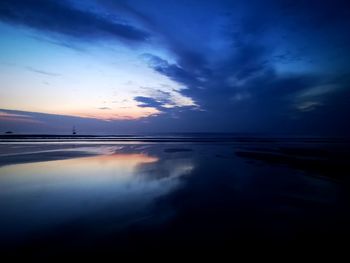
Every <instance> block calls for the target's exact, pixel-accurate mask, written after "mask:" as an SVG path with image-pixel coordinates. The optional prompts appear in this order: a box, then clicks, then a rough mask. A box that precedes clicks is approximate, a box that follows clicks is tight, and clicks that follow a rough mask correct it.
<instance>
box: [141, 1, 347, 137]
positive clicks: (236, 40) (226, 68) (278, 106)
mask: <svg viewBox="0 0 350 263" xmlns="http://www.w3.org/2000/svg"><path fill="white" fill-rule="evenodd" d="M191 3H194V4H193V5H194V6H196V5H198V8H199V6H200V3H199V2H197V1H193V2H191ZM348 5H349V4H348V3H346V1H322V3H320V2H319V1H274V0H271V1H267V3H266V2H264V3H261V1H245V2H243V1H236V2H235V3H233V2H231V1H222V7H223V9H222V10H225V11H227V12H225V14H224V15H223V16H225V19H226V24H225V25H223V26H222V27H221V30H222V33H223V34H224V38H225V40H226V42H228V43H229V44H228V45H227V48H226V49H224V50H222V51H221V52H224V53H225V55H224V56H223V58H222V59H220V60H215V63H210V56H211V55H212V54H210V52H207V51H206V49H204V46H203V45H202V43H206V42H207V41H209V40H210V39H202V41H203V42H202V43H201V42H197V43H196V42H194V43H192V45H186V43H185V44H183V43H182V44H181V43H180V44H179V42H174V43H175V44H174V45H173V48H171V50H172V51H173V52H175V53H176V55H177V58H178V59H177V62H176V63H170V62H168V61H166V60H165V59H163V58H160V57H157V56H154V55H151V54H148V55H147V59H148V62H149V65H150V66H151V67H152V68H153V69H154V70H156V71H157V72H159V73H161V74H163V75H165V76H167V77H169V78H171V79H172V80H174V81H176V82H178V83H181V84H183V85H184V86H185V87H187V89H184V90H182V91H181V92H182V93H183V94H184V95H186V96H189V97H191V98H192V99H194V101H195V102H196V103H197V104H198V105H199V106H200V108H201V109H203V111H200V112H198V111H197V112H193V111H192V112H188V111H187V112H176V115H177V120H176V121H177V123H178V124H179V126H187V127H193V130H198V129H205V130H209V129H212V128H213V127H215V128H214V130H215V129H217V130H221V131H234V130H242V131H247V130H255V131H270V132H271V131H284V132H286V131H287V132H290V133H295V132H301V133H302V132H312V130H313V131H314V132H315V131H316V132H320V133H322V132H323V131H326V130H328V131H329V130H330V129H331V128H329V125H328V124H327V122H326V121H325V119H324V117H325V116H327V117H328V118H331V119H332V124H333V127H334V128H333V131H334V132H338V131H337V128H336V127H343V126H344V125H341V123H344V122H343V121H342V118H344V116H345V115H344V114H345V113H348V112H349V107H346V106H344V105H347V103H345V102H344V101H348V99H346V96H345V95H349V94H348V92H346V91H347V90H349V88H350V87H349V85H348V84H349V79H348V78H339V75H341V74H344V75H345V76H346V75H349V70H347V68H348V60H347V59H346V58H349V54H350V53H349V52H350V51H349V47H348V46H347V45H346V43H348V40H349V34H348V33H347V28H348V25H349V21H350V14H349V11H348V10H350V9H349V8H347V7H348ZM237 7H240V9H239V11H237V10H236V9H237ZM191 11H193V10H191ZM203 12H205V11H203ZM194 13H195V12H194ZM223 13H224V12H223ZM212 14H213V15H212V17H208V21H207V23H206V24H205V25H204V27H203V28H202V27H196V30H197V31H193V32H192V33H193V34H195V35H201V33H202V32H203V31H206V28H208V27H209V26H210V23H214V22H215V18H214V16H215V10H213V12H212ZM178 15H179V16H180V17H181V15H180V14H178ZM237 17H238V18H237ZM187 22H188V23H189V26H188V27H190V23H192V22H193V21H187ZM164 27H166V26H163V28H164ZM207 33H209V31H207ZM176 34H179V32H178V31H176V29H175V31H174V32H173V34H172V31H168V32H167V33H163V36H165V37H166V39H167V40H168V41H169V42H172V40H173V39H174V37H173V35H176ZM204 35H205V34H204ZM190 37H191V36H189V37H188V39H190ZM183 38H184V39H186V36H185V35H184V36H183ZM189 41H190V40H189ZM170 46H171V45H170ZM335 51H337V52H335ZM219 55H221V54H219ZM214 56H216V54H214ZM312 61H314V62H313V63H314V64H312ZM315 64H316V66H315ZM282 66H283V67H284V68H286V70H283V71H281V70H280V68H282ZM303 68H305V69H303ZM305 94H307V95H305ZM339 94H343V96H340V95H339ZM330 98H332V99H330ZM341 101H343V102H341ZM338 105H343V106H341V107H340V106H338ZM172 113H174V112H172ZM340 116H342V117H340ZM167 118H168V119H167ZM150 119H151V120H152V123H153V124H155V125H159V126H166V125H167V124H163V123H168V124H169V123H174V120H173V119H171V118H170V115H159V116H156V117H154V116H152V117H150ZM208 123H210V125H208ZM310 123H315V126H314V127H316V126H317V127H318V128H317V129H316V128H315V129H313V127H312V125H310ZM209 126H210V127H209ZM208 128H209V129H208Z"/></svg>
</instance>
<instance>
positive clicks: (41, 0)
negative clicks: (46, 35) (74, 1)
mask: <svg viewBox="0 0 350 263" xmlns="http://www.w3.org/2000/svg"><path fill="white" fill-rule="evenodd" d="M0 20H2V21H3V22H7V23H12V24H17V25H24V26H28V27H31V28H34V29H37V30H44V31H48V32H52V33H59V34H62V35H65V36H70V37H75V38H79V39H84V38H85V39H104V38H120V39H125V40H130V41H135V42H143V41H146V40H147V39H148V38H149V34H148V33H147V32H145V31H143V30H141V29H138V28H136V27H134V26H132V25H130V24H126V23H118V22H115V21H112V20H109V19H107V18H106V17H103V16H102V15H99V14H97V13H92V12H90V11H83V10H80V9H76V8H74V7H73V6H71V5H70V4H69V2H68V1H53V0H3V1H1V2H0Z"/></svg>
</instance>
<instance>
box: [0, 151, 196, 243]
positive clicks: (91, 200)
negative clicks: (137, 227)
mask: <svg viewBox="0 0 350 263" xmlns="http://www.w3.org/2000/svg"><path fill="white" fill-rule="evenodd" d="M192 167H193V165H192V164H191V163H190V160H181V159H174V160H171V159H170V160H162V159H161V158H158V157H155V156H150V155H147V154H140V153H115V154H111V155H100V156H94V157H84V158H75V159H68V160H58V161H50V162H35V163H26V164H17V165H8V166H4V167H1V168H0V200H1V201H0V209H1V211H2V214H3V215H4V216H2V218H1V219H0V230H1V231H3V232H4V233H5V234H4V236H3V238H5V239H6V238H8V237H12V238H13V237H16V236H23V235H26V234H29V233H33V232H34V233H36V232H40V231H43V230H44V229H48V228H52V227H57V226H58V225H62V224H68V225H69V224H70V222H73V221H74V220H76V219H79V218H80V219H81V218H83V219H84V221H85V222H92V221H98V222H99V221H101V220H102V221H104V220H106V218H108V220H111V221H112V222H113V224H114V225H115V226H116V227H122V226H123V225H124V226H125V224H127V223H128V222H133V221H135V220H137V219H138V218H142V217H143V216H145V215H146V216H147V215H148V214H149V212H150V209H151V204H152V202H153V200H154V199H155V198H157V197H159V196H161V195H164V194H167V193H169V192H170V191H172V190H173V189H175V188H176V186H177V185H178V183H179V181H178V179H177V178H178V177H179V176H182V175H184V174H187V173H188V172H190V171H191V169H192ZM161 178H168V179H169V180H159V179H161ZM80 219H79V220H80ZM23 222H26V224H23ZM92 227H97V225H96V224H93V225H92ZM1 239H2V238H1Z"/></svg>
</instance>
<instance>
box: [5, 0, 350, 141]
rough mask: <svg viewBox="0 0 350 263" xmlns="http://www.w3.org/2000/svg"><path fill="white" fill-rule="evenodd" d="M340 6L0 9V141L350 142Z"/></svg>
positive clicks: (8, 3)
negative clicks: (258, 137)
mask: <svg viewBox="0 0 350 263" xmlns="http://www.w3.org/2000/svg"><path fill="white" fill-rule="evenodd" d="M349 28H350V3H348V1H345V0H332V1H331V0H323V1H316V0H308V1H306V0H305V1H298V0H264V1H261V0H260V1H259V0H236V1H233V0H231V1H229V0H215V1H214V0H213V1H209V0H207V1H206V0H186V1H184V0H177V1H162V0H129V1H126V0H84V1H83V0H60V1H58V0H56V1H55V0H2V1H0V133H3V132H6V131H8V130H11V131H13V132H15V133H71V131H72V127H73V126H75V127H76V129H77V131H78V133H85V134H120V133H131V134H139V133H162V132H236V133H274V134H298V135H299V134H301V135H348V134H350V122H349V120H348V119H349V115H350V33H349Z"/></svg>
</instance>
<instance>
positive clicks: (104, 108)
mask: <svg viewBox="0 0 350 263" xmlns="http://www.w3.org/2000/svg"><path fill="white" fill-rule="evenodd" d="M98 109H99V110H111V108H110V107H99V108H98Z"/></svg>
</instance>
